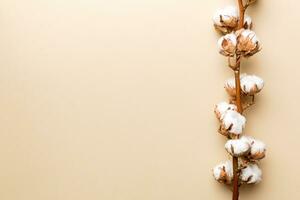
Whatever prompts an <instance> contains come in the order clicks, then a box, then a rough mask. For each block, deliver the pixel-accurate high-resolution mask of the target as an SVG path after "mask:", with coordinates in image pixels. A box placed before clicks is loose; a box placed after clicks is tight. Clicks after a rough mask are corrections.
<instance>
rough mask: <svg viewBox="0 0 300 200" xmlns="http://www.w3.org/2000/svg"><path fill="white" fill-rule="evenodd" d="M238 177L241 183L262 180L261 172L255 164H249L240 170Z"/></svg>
mask: <svg viewBox="0 0 300 200" xmlns="http://www.w3.org/2000/svg"><path fill="white" fill-rule="evenodd" d="M240 179H241V180H242V182H243V183H247V184H257V183H259V182H260V181H261V180H262V172H261V170H260V169H259V167H258V166H257V165H256V164H249V165H248V166H247V167H246V168H244V169H242V170H241V175H240Z"/></svg>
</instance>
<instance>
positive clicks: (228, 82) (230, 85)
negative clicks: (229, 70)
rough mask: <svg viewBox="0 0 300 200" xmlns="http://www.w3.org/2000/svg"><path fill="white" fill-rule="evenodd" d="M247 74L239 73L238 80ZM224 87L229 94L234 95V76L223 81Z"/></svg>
mask: <svg viewBox="0 0 300 200" xmlns="http://www.w3.org/2000/svg"><path fill="white" fill-rule="evenodd" d="M245 76H247V74H245V73H243V74H241V75H240V80H241V79H242V78H243V77H245ZM224 88H225V89H226V91H227V93H228V94H229V95H230V96H235V95H236V91H235V78H229V79H227V80H226V81H225V84H224Z"/></svg>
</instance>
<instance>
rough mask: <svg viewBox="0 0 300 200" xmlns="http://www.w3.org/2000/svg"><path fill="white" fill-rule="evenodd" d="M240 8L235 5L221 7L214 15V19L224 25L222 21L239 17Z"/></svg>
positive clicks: (216, 22) (218, 23) (215, 22)
mask: <svg viewBox="0 0 300 200" xmlns="http://www.w3.org/2000/svg"><path fill="white" fill-rule="evenodd" d="M238 13H239V12H238V10H237V7H235V6H226V7H225V8H219V9H218V10H217V11H216V12H215V14H214V16H213V21H214V24H216V25H218V26H222V25H223V23H222V21H230V20H231V19H232V18H236V19H237V18H238V15H239V14H238Z"/></svg>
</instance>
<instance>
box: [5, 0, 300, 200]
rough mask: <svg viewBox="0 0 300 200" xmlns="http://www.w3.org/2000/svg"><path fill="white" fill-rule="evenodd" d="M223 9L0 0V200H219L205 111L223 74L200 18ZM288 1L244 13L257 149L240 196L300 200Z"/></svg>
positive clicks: (225, 195) (143, 2) (216, 148)
mask: <svg viewBox="0 0 300 200" xmlns="http://www.w3.org/2000/svg"><path fill="white" fill-rule="evenodd" d="M234 3H236V2H235V1H233V0H209V1H204V0H197V1H196V0H0V199H1V200H204V199H205V200H220V199H223V200H226V199H228V200H229V199H231V192H230V189H229V188H226V187H224V186H222V185H220V184H218V183H217V182H215V181H214V179H213V177H212V175H211V168H212V167H213V166H214V165H215V164H218V163H219V162H221V161H224V160H225V159H227V158H228V156H227V154H226V152H225V150H224V147H223V146H224V143H225V138H224V137H222V136H220V135H219V134H218V133H217V128H218V123H217V120H216V119H215V116H214V114H213V107H214V104H216V103H218V102H220V101H223V100H226V98H227V95H226V94H225V91H224V89H223V82H224V80H225V79H227V78H229V77H231V76H232V72H231V70H230V69H229V68H228V67H226V59H225V58H224V57H223V56H221V55H219V54H218V52H217V48H216V41H217V39H218V37H219V36H218V34H216V33H215V31H214V29H213V26H212V20H211V17H212V14H213V13H214V11H215V10H216V9H217V8H218V7H221V6H223V5H226V4H234ZM299 6H300V3H299V1H296V0H286V1H280V0H258V3H257V4H256V5H255V6H253V7H251V8H250V9H249V12H248V14H250V15H251V16H252V17H253V20H254V29H255V31H256V32H257V34H258V36H259V38H260V39H261V41H262V44H263V50H262V51H261V53H259V54H257V55H255V56H254V57H252V58H251V59H249V60H247V61H243V63H242V66H243V72H247V73H250V74H252V73H255V74H257V75H259V76H261V77H263V78H264V80H265V82H266V85H265V88H264V89H263V91H262V92H261V93H260V94H259V96H258V98H257V103H256V105H255V106H253V108H251V109H250V110H249V111H247V112H246V113H245V114H246V116H247V120H248V121H247V126H246V130H245V133H246V134H249V135H253V136H255V137H257V138H259V139H261V140H263V141H264V142H266V143H267V145H268V155H267V158H266V159H265V160H263V161H262V163H261V165H260V166H261V168H262V170H263V172H264V180H263V182H262V183H261V184H259V185H257V186H255V187H253V186H251V187H243V188H242V189H241V200H262V199H263V200H282V199H292V200H297V199H300V189H299V188H300V181H299V179H300V161H299V148H300V142H299V140H300V135H299V134H300V131H299V130H300V128H299V113H300V109H299V101H300V94H299V89H300V75H299V73H300V69H299V58H300V56H299V47H300V39H299V31H300V23H299V22H300V12H299Z"/></svg>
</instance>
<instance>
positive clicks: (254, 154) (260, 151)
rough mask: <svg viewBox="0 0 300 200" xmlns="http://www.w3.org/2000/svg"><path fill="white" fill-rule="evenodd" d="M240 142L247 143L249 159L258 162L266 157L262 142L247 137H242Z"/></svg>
mask: <svg viewBox="0 0 300 200" xmlns="http://www.w3.org/2000/svg"><path fill="white" fill-rule="evenodd" d="M241 140H243V141H245V142H248V143H249V144H250V146H251V150H250V154H249V155H248V157H249V159H251V160H260V159H263V158H264V157H265V156H266V145H265V143H263V142H262V141H260V140H256V139H254V138H252V137H249V136H243V137H241Z"/></svg>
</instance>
